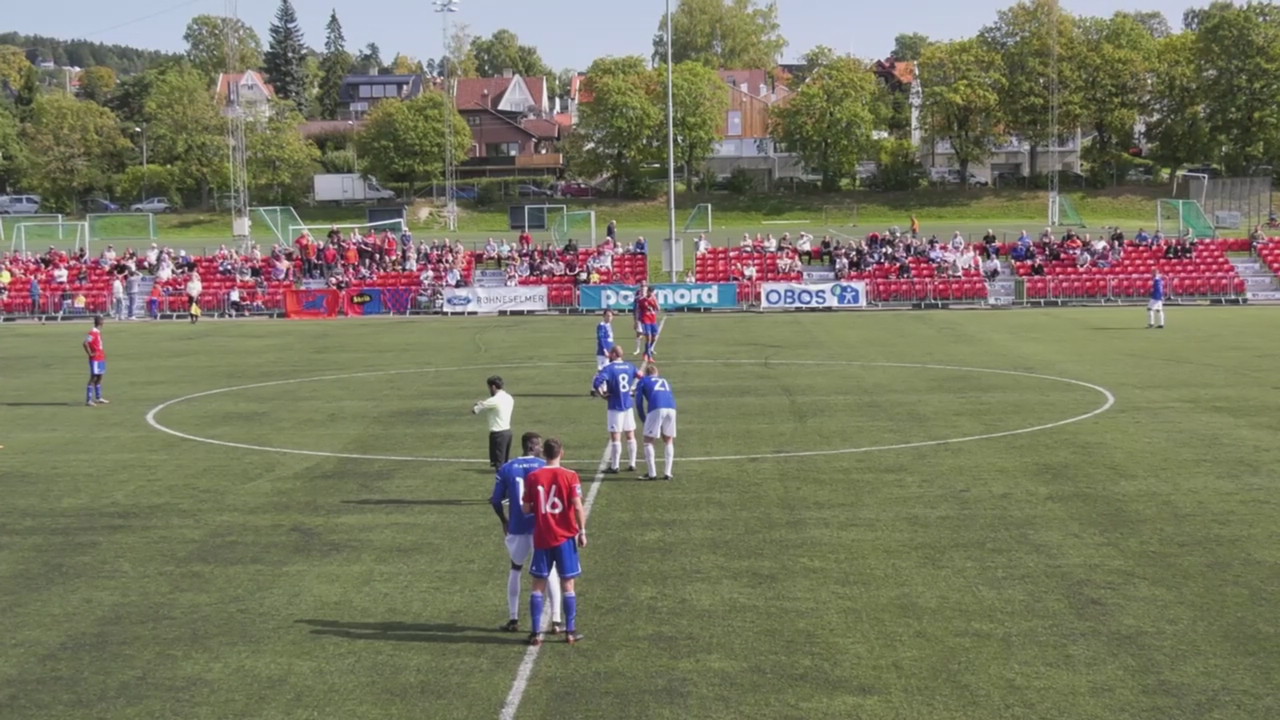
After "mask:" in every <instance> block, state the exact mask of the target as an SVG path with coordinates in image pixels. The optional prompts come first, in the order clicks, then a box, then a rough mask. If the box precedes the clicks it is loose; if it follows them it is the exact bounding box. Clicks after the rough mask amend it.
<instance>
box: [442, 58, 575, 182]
mask: <svg viewBox="0 0 1280 720" xmlns="http://www.w3.org/2000/svg"><path fill="white" fill-rule="evenodd" d="M456 82H457V86H456V88H455V91H454V102H455V104H456V106H457V108H458V113H459V114H460V115H462V117H463V119H465V120H466V121H467V125H468V126H470V128H471V138H472V143H471V147H470V149H469V150H468V151H467V153H466V154H467V157H468V159H467V160H466V162H464V163H462V164H461V165H459V166H458V174H459V175H460V176H462V177H490V176H504V175H548V174H551V175H554V174H558V173H559V172H560V171H561V170H562V169H563V168H564V156H563V155H561V154H560V153H559V152H558V151H557V149H556V143H557V142H559V140H560V131H561V128H562V127H563V125H562V123H561V122H558V121H557V118H556V117H555V115H553V114H552V112H551V105H550V101H549V99H548V93H547V81H546V78H542V77H530V78H526V77H521V76H519V75H516V74H504V76H503V77H493V78H458V80H457V81H456Z"/></svg>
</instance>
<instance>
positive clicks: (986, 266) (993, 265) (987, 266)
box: [982, 256, 1000, 282]
mask: <svg viewBox="0 0 1280 720" xmlns="http://www.w3.org/2000/svg"><path fill="white" fill-rule="evenodd" d="M982 276H983V277H985V278H986V279H987V282H993V281H995V279H996V278H998V277H1000V261H999V260H997V259H996V258H995V256H988V257H987V259H986V260H985V261H984V262H983V263H982Z"/></svg>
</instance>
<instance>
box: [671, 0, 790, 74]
mask: <svg viewBox="0 0 1280 720" xmlns="http://www.w3.org/2000/svg"><path fill="white" fill-rule="evenodd" d="M781 31H782V25H781V24H780V23H779V22H778V5H777V3H776V2H773V1H772V0H770V1H769V2H767V3H765V4H764V5H763V6H760V5H758V4H757V2H756V0H680V5H679V6H678V7H677V8H676V9H675V11H674V12H673V13H672V14H671V34H672V35H673V36H674V38H675V40H674V42H673V43H672V45H671V55H672V60H673V62H675V63H677V64H678V63H682V62H696V63H701V64H703V65H706V66H707V67H709V68H711V69H712V70H721V69H731V70H757V69H758V70H771V69H773V67H774V66H775V65H777V64H778V58H779V57H781V56H782V51H783V50H785V49H786V47H787V41H786V39H785V38H783V37H782V32H781ZM666 61H667V16H666V14H665V13H664V14H663V16H662V19H661V20H659V22H658V32H657V34H656V35H655V36H654V38H653V64H654V65H658V64H662V63H665V62H666Z"/></svg>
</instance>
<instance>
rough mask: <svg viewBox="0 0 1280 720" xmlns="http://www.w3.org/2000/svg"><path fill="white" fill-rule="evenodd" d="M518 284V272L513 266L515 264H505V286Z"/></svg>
mask: <svg viewBox="0 0 1280 720" xmlns="http://www.w3.org/2000/svg"><path fill="white" fill-rule="evenodd" d="M519 284H520V275H519V274H518V273H516V266H515V265H513V264H510V263H508V264H507V277H506V285H507V287H515V286H517V285H519Z"/></svg>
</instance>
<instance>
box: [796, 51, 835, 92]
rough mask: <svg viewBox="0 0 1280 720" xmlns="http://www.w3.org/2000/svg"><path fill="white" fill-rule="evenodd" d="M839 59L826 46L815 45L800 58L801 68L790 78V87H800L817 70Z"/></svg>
mask: <svg viewBox="0 0 1280 720" xmlns="http://www.w3.org/2000/svg"><path fill="white" fill-rule="evenodd" d="M839 58H840V55H839V53H837V52H836V51H835V50H832V49H831V48H829V47H827V46H826V45H815V46H814V47H813V49H811V50H809V51H808V52H806V53H805V54H804V55H801V56H800V65H801V68H800V70H799V71H797V72H796V73H794V74H793V75H792V76H791V78H792V80H791V87H800V86H801V85H803V84H804V83H805V81H806V80H808V79H809V78H811V77H813V74H814V73H815V72H817V71H818V69H819V68H822V67H826V66H827V65H830V64H831V63H833V62H835V61H836V60H838V59H839Z"/></svg>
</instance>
